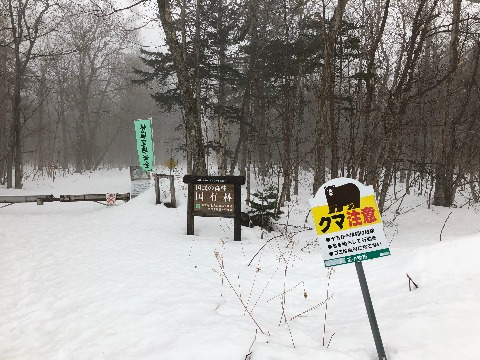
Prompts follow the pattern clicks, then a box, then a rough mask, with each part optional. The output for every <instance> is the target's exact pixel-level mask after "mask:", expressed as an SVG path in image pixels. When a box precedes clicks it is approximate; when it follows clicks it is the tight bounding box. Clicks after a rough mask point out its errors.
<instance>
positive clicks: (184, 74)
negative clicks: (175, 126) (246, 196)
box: [157, 0, 207, 175]
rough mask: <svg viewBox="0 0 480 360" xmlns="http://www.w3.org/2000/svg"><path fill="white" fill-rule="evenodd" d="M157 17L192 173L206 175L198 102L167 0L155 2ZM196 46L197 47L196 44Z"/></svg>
mask: <svg viewBox="0 0 480 360" xmlns="http://www.w3.org/2000/svg"><path fill="white" fill-rule="evenodd" d="M157 4H158V10H159V17H160V21H161V24H162V28H163V31H164V32H165V41H166V43H167V46H168V48H169V50H170V52H171V54H172V57H173V62H174V65H175V70H176V75H177V80H178V85H179V88H180V94H181V97H182V104H183V109H184V111H185V122H186V124H187V131H186V132H187V136H188V137H189V141H188V142H187V143H188V144H189V145H190V146H189V147H188V148H187V151H189V152H190V153H191V154H192V161H193V173H194V174H195V175H207V165H206V162H205V147H204V144H203V135H202V124H201V114H200V111H199V108H198V105H199V101H200V99H198V98H197V97H196V96H195V91H194V89H193V88H192V83H193V84H194V83H195V81H194V80H195V79H191V77H190V75H189V71H188V64H187V56H188V54H186V52H185V51H184V49H183V47H182V46H181V44H180V43H179V41H178V39H177V32H176V25H175V24H174V22H173V18H172V9H171V3H170V2H169V1H168V0H157ZM197 46H199V45H198V44H197Z"/></svg>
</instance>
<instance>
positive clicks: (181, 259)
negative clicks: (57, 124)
mask: <svg viewBox="0 0 480 360" xmlns="http://www.w3.org/2000/svg"><path fill="white" fill-rule="evenodd" d="M162 170H163V171H165V169H162ZM176 176H177V182H176V186H177V199H178V201H179V203H180V206H179V207H178V208H176V209H168V208H166V207H164V206H163V205H155V196H154V190H153V188H151V189H150V190H148V191H147V192H145V193H144V194H142V195H140V196H139V197H137V198H135V199H133V200H131V201H130V202H128V203H125V204H124V203H122V202H118V203H117V205H116V206H113V207H107V206H103V205H100V204H97V203H80V202H78V203H45V205H43V206H38V205H36V204H16V205H12V206H8V207H4V208H1V209H0V359H1V360H7V359H8V360H13V359H15V360H17V359H25V360H37V359H38V360H47V359H48V360H53V359H112V360H116V359H140V360H143V359H166V360H168V359H181V360H183V359H185V360H187V359H192V360H193V359H195V360H202V359H205V360H207V359H208V360H244V359H246V358H248V357H247V355H248V354H250V355H249V358H250V359H251V360H268V359H272V360H273V359H275V360H283V359H285V360H287V359H288V360H294V359H302V360H303V359H323V360H343V359H355V360H367V359H377V356H376V351H375V345H374V342H373V338H372V334H371V331H370V326H369V323H368V319H367V315H366V311H365V307H364V303H363V299H362V295H361V292H360V287H359V284H358V279H357V276H356V272H355V267H354V265H353V264H347V265H342V266H338V267H335V268H333V269H332V268H330V270H329V269H325V268H324V266H323V260H322V257H321V254H320V249H319V247H318V243H317V242H316V235H315V232H314V230H311V229H309V227H311V226H312V220H311V218H310V216H308V217H307V214H308V211H309V205H308V198H309V197H311V194H310V193H309V191H308V187H309V186H310V183H309V181H307V180H305V183H304V184H303V189H302V193H301V194H300V196H299V197H298V199H295V200H294V201H292V202H291V203H290V204H289V206H288V207H287V208H285V209H284V210H285V213H286V214H287V213H289V218H288V222H289V224H291V225H295V226H297V227H293V226H289V227H288V231H287V232H286V231H285V226H279V227H278V229H277V230H280V231H276V232H272V233H266V234H264V235H263V239H261V231H260V229H258V228H252V229H250V228H245V227H243V228H242V241H241V242H234V241H233V221H232V220H230V219H224V218H199V217H196V218H195V234H196V235H195V236H187V235H186V186H185V184H183V183H182V181H181V177H182V176H183V174H182V173H181V170H180V169H179V170H177V171H176ZM164 190H165V189H164ZM397 190H398V189H397ZM128 191H130V179H129V174H128V171H126V170H123V171H118V170H109V171H107V170H105V171H99V172H95V173H91V174H87V175H82V176H80V175H68V176H66V177H58V178H56V179H55V182H52V180H51V179H49V178H40V177H36V178H33V177H31V178H30V179H28V180H27V181H26V183H25V189H24V190H7V189H0V195H15V194H40V193H42V194H54V195H56V196H58V195H60V194H71V193H78V194H81V193H107V192H128ZM162 197H163V198H164V199H165V194H163V195H162ZM167 197H168V196H167ZM392 201H393V199H392ZM398 204H399V202H397V203H396V204H395V205H393V206H392V207H391V211H390V212H389V213H388V214H386V215H385V216H384V224H386V225H387V226H386V227H385V233H386V236H387V239H388V240H389V241H390V243H391V253H392V255H391V256H388V257H385V258H380V259H374V260H371V261H366V262H364V263H363V265H364V269H365V273H366V276H367V280H368V284H369V288H370V293H371V295H372V300H373V306H374V308H375V313H376V316H377V320H378V324H379V328H380V332H381V336H382V339H383V343H384V346H385V350H386V353H387V356H388V359H389V360H416V359H422V360H428V359H432V360H433V359H435V360H450V359H465V360H470V359H471V360H477V359H479V358H480V341H479V339H480V315H479V313H480V282H479V279H480V266H479V263H480V262H479V261H478V260H477V258H478V256H480V255H479V254H480V236H479V230H480V224H479V222H478V216H479V215H478V210H476V209H475V208H470V209H468V208H466V207H463V208H456V209H445V208H435V207H433V208H432V209H430V210H429V209H427V205H426V198H425V197H423V196H416V195H409V196H408V197H406V198H405V200H404V201H403V203H402V205H401V208H400V209H398V211H399V213H400V215H396V218H395V221H394V222H392V220H393V218H394V216H395V215H394V212H395V211H396V210H397V208H398ZM417 205H418V206H417ZM0 206H1V205H0ZM450 212H452V214H451V215H450V217H449V219H448V221H447V223H446V224H445V227H444V229H443V234H442V241H441V242H440V239H439V234H440V231H441V229H442V226H443V225H444V222H445V219H446V218H447V216H448V215H449V213H450ZM286 214H285V215H284V216H283V217H282V219H281V220H279V223H282V224H285V223H286V222H287V219H286ZM306 217H307V220H308V221H307V224H305V218H306ZM267 240H270V241H269V243H268V245H267V246H265V247H264V248H263V250H262V251H260V252H259V254H258V255H256V256H255V254H256V253H257V252H258V250H259V249H260V248H261V247H262V246H263V245H264V244H265V242H266V241H267ZM215 254H217V256H216V255H215ZM254 256H255V258H254ZM252 258H254V260H253V261H252V263H251V265H250V266H248V264H249V263H250V261H251V260H252ZM220 264H223V268H224V274H225V275H226V276H227V278H228V280H227V279H226V278H223V282H222V276H221V274H222V269H221V266H220ZM406 273H408V274H409V275H410V276H411V277H412V279H413V280H414V281H415V282H416V283H417V284H418V285H419V288H418V289H416V290H414V291H409V287H408V279H407V276H406ZM329 277H330V280H329ZM229 282H230V284H231V285H232V287H233V289H232V288H230V285H229ZM327 287H328V294H329V300H328V302H327V305H328V311H327V316H326V332H325V335H324V323H325V321H324V320H325V309H326V304H325V299H326V297H327ZM285 290H286V294H285V296H282V294H283V292H284V291H285ZM236 294H238V296H239V297H241V301H240V299H239V298H238V297H237V296H236ZM283 298H285V302H284V303H283V304H282V299H283ZM242 303H243V304H245V306H246V307H247V309H248V311H249V312H250V314H251V316H252V317H253V319H254V320H255V322H254V320H252V318H251V317H250V316H249V314H248V313H247V312H246V311H245V309H244V307H243V305H242ZM302 313H303V315H300V316H298V315H299V314H302ZM285 319H286V320H287V325H285ZM256 324H258V326H257V325H256ZM261 331H263V334H262V333H261ZM323 340H324V341H325V346H323V345H322V344H323ZM327 345H328V347H327Z"/></svg>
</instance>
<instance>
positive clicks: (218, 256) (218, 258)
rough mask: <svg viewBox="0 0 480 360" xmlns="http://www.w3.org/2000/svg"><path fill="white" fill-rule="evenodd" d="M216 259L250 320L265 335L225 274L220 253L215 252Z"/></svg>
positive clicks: (223, 275)
mask: <svg viewBox="0 0 480 360" xmlns="http://www.w3.org/2000/svg"><path fill="white" fill-rule="evenodd" d="M215 257H216V258H217V262H218V265H219V266H220V269H221V271H222V277H224V278H225V280H227V282H228V285H229V286H230V289H232V291H233V292H234V293H235V295H236V296H237V298H238V300H239V301H240V303H241V304H242V306H243V308H244V309H245V311H246V312H247V314H248V315H249V316H250V318H251V319H252V321H253V322H254V323H255V325H256V326H257V328H258V330H260V332H261V333H262V334H264V332H263V330H262V328H261V327H260V325H258V323H257V321H256V320H255V319H254V317H253V315H252V313H251V312H250V311H249V310H248V308H247V306H246V305H245V303H244V302H243V300H242V297H241V296H240V295H238V293H237V291H236V290H235V288H234V287H233V285H232V283H231V282H230V279H229V278H228V276H227V274H226V273H225V269H224V267H223V261H221V260H220V259H221V258H222V256H221V255H220V254H219V252H218V251H215Z"/></svg>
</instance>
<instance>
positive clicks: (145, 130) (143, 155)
mask: <svg viewBox="0 0 480 360" xmlns="http://www.w3.org/2000/svg"><path fill="white" fill-rule="evenodd" d="M135 134H136V137H137V151H138V160H139V161H140V166H141V167H142V169H143V170H145V171H153V142H152V119H149V120H135Z"/></svg>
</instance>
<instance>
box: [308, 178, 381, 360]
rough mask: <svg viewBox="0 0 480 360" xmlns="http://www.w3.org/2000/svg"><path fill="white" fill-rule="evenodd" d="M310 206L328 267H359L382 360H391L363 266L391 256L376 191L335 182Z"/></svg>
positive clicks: (355, 183) (340, 180) (348, 182)
mask: <svg viewBox="0 0 480 360" xmlns="http://www.w3.org/2000/svg"><path fill="white" fill-rule="evenodd" d="M310 204H311V205H312V216H313V221H314V222H315V228H316V230H317V234H318V239H319V240H320V249H321V251H322V256H323V260H324V264H325V267H330V266H338V265H343V264H349V263H352V262H354V263H355V268H356V270H357V275H358V281H359V282H360V288H361V290H362V295H363V300H364V302H365V307H366V309H367V315H368V320H369V321H370V327H371V329H372V334H373V340H374V341H375V346H376V348H377V353H378V359H379V360H387V356H386V355H385V350H384V348H383V343H382V338H381V337H380V331H379V329H378V324H377V319H376V317H375V312H374V311H373V305H372V299H371V298H370V292H369V291H368V285H367V280H366V278H365V272H364V271H363V265H362V261H365V260H370V259H376V258H379V257H384V256H389V255H390V249H389V247H388V242H387V239H386V237H385V233H384V231H383V224H382V218H381V215H380V211H379V210H378V205H377V202H376V200H375V194H374V191H373V187H372V186H365V185H363V184H362V183H360V182H359V181H357V180H354V179H349V178H337V179H332V180H330V181H328V182H327V183H325V184H323V185H322V186H321V187H320V189H319V190H318V191H317V194H316V195H315V197H314V198H313V199H310Z"/></svg>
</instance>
